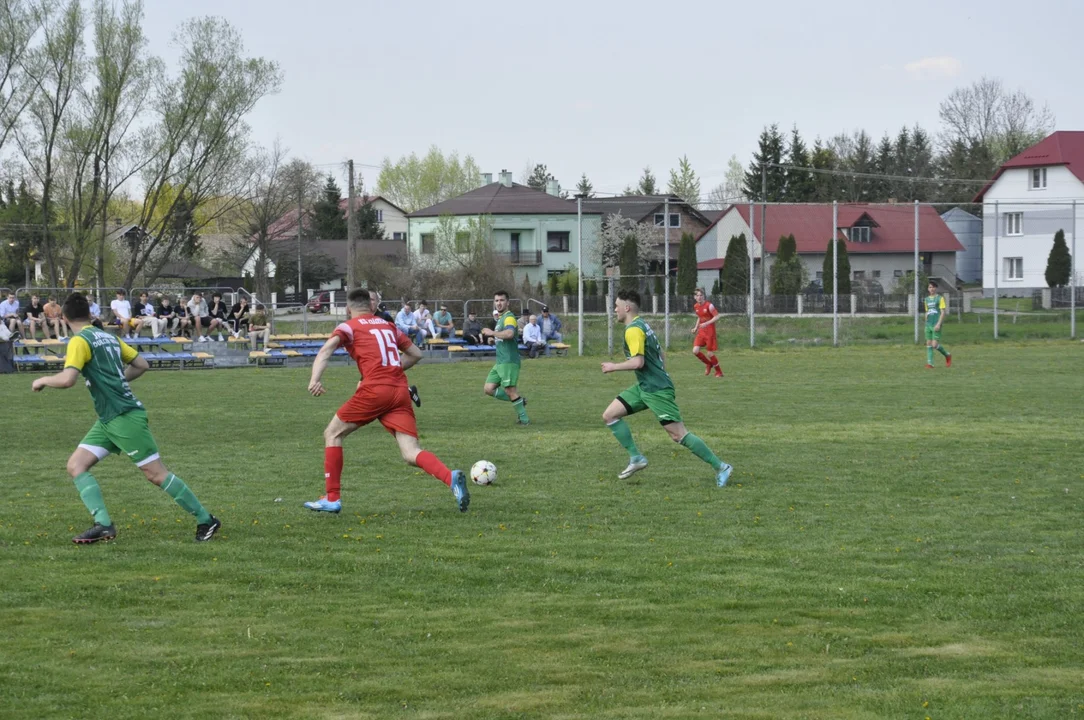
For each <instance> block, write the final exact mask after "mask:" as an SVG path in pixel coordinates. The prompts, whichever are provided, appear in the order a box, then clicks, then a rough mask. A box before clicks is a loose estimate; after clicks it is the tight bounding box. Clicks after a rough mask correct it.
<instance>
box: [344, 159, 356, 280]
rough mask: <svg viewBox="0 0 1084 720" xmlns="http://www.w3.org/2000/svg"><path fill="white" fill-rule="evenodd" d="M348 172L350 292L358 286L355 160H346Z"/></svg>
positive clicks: (347, 249)
mask: <svg viewBox="0 0 1084 720" xmlns="http://www.w3.org/2000/svg"><path fill="white" fill-rule="evenodd" d="M346 168H347V172H349V173H350V178H349V180H347V188H348V191H347V192H348V197H349V199H348V200H347V201H346V291H347V292H350V291H351V290H353V289H354V288H355V287H356V280H357V278H356V277H355V274H354V266H355V265H356V264H357V260H358V244H357V243H358V231H357V227H356V223H355V222H354V220H355V216H354V161H353V160H347V161H346Z"/></svg>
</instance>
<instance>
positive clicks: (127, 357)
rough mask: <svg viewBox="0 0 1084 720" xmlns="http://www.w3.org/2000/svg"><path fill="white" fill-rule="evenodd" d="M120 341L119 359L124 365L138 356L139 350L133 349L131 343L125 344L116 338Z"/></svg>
mask: <svg viewBox="0 0 1084 720" xmlns="http://www.w3.org/2000/svg"><path fill="white" fill-rule="evenodd" d="M117 342H119V343H120V359H121V362H123V363H124V364H125V365H127V364H128V363H130V362H132V361H133V360H135V359H136V358H137V357H139V351H137V350H136V349H134V348H133V347H132V346H131V345H127V344H125V342H124V341H123V340H118V341H117Z"/></svg>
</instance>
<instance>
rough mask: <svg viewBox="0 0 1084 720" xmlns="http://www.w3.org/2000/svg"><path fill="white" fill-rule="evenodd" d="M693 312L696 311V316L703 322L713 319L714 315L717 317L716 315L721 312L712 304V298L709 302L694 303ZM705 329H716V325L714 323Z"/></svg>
mask: <svg viewBox="0 0 1084 720" xmlns="http://www.w3.org/2000/svg"><path fill="white" fill-rule="evenodd" d="M693 312H695V313H696V317H697V318H698V319H699V320H700V322H702V323H705V322H707V321H709V320H711V319H712V318H713V317H715V316H716V315H718V314H719V312H718V311H717V310H716V309H715V306H714V305H712V304H711V301H710V300H709V301H707V302H702V303H695V304H694V305H693ZM704 329H705V330H709V329H710V330H714V329H715V326H714V325H712V326H711V327H710V328H704Z"/></svg>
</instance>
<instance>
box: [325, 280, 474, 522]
mask: <svg viewBox="0 0 1084 720" xmlns="http://www.w3.org/2000/svg"><path fill="white" fill-rule="evenodd" d="M379 302H380V298H379V296H378V295H377V294H376V293H370V292H369V291H368V290H352V291H351V292H350V295H349V296H348V297H347V310H348V311H349V313H350V319H349V320H348V321H346V322H344V323H341V324H340V325H339V326H338V327H336V328H335V332H333V333H332V335H331V337H330V338H328V341H327V342H326V343H324V346H323V347H322V348H320V353H319V354H318V355H317V356H316V362H314V363H313V366H312V378H311V379H310V380H309V392H310V393H312V395H313V396H314V397H316V396H320V395H323V394H324V392H325V391H326V390H325V388H324V385H323V383H321V382H320V378H321V377H322V376H323V374H324V370H325V369H327V364H328V361H329V360H330V359H331V355H332V353H334V352H335V350H336V349H338V348H339V347H342V348H344V349H345V350H346V352H347V353H349V354H350V357H351V358H353V359H354V361H355V362H357V364H358V370H359V371H360V372H361V382H359V383H358V387H357V390H356V391H355V392H354V396H353V397H351V398H350V399H349V400H347V401H346V403H345V404H343V406H342V407H341V408H339V411H338V412H337V413H335V417H333V418H331V422H330V423H328V426H327V428H326V429H325V430H324V483H325V486H326V490H327V494H326V495H325V496H324V497H322V498H320V499H319V500H314V501H312V502H307V503H305V507H307V508H308V509H309V510H316V511H318V512H331V513H337V512H339V511H340V510H342V500H341V499H340V496H339V489H340V479H341V477H342V471H343V438H345V437H346V436H347V435H349V434H350V433H352V432H354V431H355V430H357V429H358V428H359V427H362V426H363V425H368V424H369V423H371V422H372V421H374V420H379V421H380V424H381V425H383V426H384V428H385V429H386V430H387V431H388V432H390V433H392V434H393V435H395V441H396V442H397V443H399V452H401V453H402V455H403V460H405V461H406V462H407V463H408V464H410V465H414V466H416V467H420V468H421V469H422V470H424V471H425V472H427V473H429V474H430V475H432V476H433V477H435V478H436V479H437V480H440V481H441V482H442V483H444V484H445V485H448V486H449V487H451V489H452V494H453V495H454V496H455V502H456V505H457V506H458V507H459V511H460V512H466V511H467V506H468V505H470V494H469V493H468V492H467V479H466V475H465V474H464V473H463V471H462V470H449V469H448V467H447V466H446V465H445V464H444V463H442V462H441V461H440V459H439V458H438V457H437V456H436V455H434V454H433V453H431V452H429V451H427V450H422V448H421V446H420V445H418V426H417V423H416V422H415V420H414V408H413V407H411V400H410V391H409V389H408V388H407V379H406V373H405V372H404V371H405V370H407V369H408V368H410V367H412V366H414V365H416V364H417V362H418V361H419V360H421V359H422V352H421V350H419V349H418V347H417V346H416V345H415V344H414V343H413V342H411V341H410V338H408V337H407V336H406V335H403V334H402V333H401V332H399V331H398V330H397V329H396V327H395V325H394V323H389V322H388V321H387V320H385V319H383V318H382V317H379V316H377V315H374V314H373V310H374V309H375V308H376V307H377V304H378V303H379Z"/></svg>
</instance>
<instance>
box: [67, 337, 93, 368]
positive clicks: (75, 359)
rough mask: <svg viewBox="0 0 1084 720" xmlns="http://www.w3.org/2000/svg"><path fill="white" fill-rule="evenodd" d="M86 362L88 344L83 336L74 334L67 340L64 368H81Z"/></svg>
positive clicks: (88, 358)
mask: <svg viewBox="0 0 1084 720" xmlns="http://www.w3.org/2000/svg"><path fill="white" fill-rule="evenodd" d="M88 362H90V345H89V344H88V343H87V341H86V339H85V338H83V337H82V336H80V335H76V336H75V337H73V338H72V339H71V340H69V341H68V349H67V350H66V351H65V353H64V369H65V370H67V369H68V368H75V369H76V370H82V369H83V368H84V367H86V364H87V363H88Z"/></svg>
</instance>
